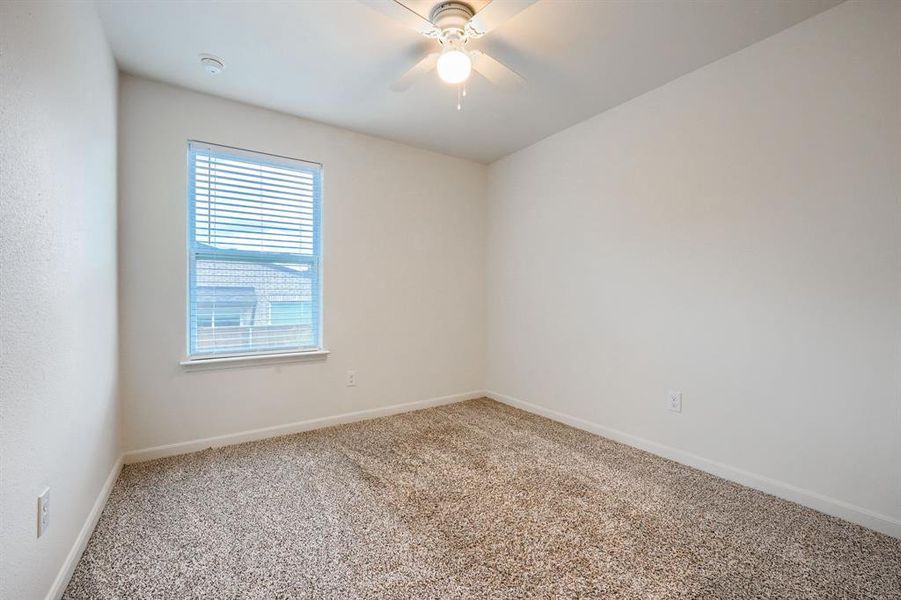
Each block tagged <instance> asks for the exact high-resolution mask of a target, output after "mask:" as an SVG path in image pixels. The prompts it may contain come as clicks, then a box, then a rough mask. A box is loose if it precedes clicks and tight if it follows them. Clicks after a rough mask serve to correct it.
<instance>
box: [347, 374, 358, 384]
mask: <svg viewBox="0 0 901 600" xmlns="http://www.w3.org/2000/svg"><path fill="white" fill-rule="evenodd" d="M355 385H357V372H356V371H348V372H347V387H353V386H355Z"/></svg>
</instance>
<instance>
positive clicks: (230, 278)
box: [188, 142, 322, 359]
mask: <svg viewBox="0 0 901 600" xmlns="http://www.w3.org/2000/svg"><path fill="white" fill-rule="evenodd" d="M321 190H322V175H321V170H320V166H319V165H318V164H315V163H308V162H304V161H300V160H293V159H289V158H282V157H279V156H272V155H269V154H260V153H256V152H249V151H246V150H237V149H234V148H227V147H223V146H216V145H213V144H206V143H200V142H190V143H189V145H188V205H189V215H188V221H189V227H188V231H189V232H188V238H189V239H188V247H189V250H188V255H189V259H188V260H189V265H188V268H189V298H188V355H189V356H190V358H192V359H203V358H212V357H219V356H240V355H246V354H269V353H282V352H293V351H301V350H316V349H319V348H320V346H321V344H320V338H321V330H320V327H321V325H320V323H321V318H320V315H321V299H320V240H319V238H320V234H319V231H320V208H321V206H320V205H321V199H322V193H321Z"/></svg>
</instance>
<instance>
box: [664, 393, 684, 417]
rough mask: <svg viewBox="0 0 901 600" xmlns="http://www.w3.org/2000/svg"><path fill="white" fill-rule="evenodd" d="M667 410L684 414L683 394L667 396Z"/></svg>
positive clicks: (669, 394)
mask: <svg viewBox="0 0 901 600" xmlns="http://www.w3.org/2000/svg"><path fill="white" fill-rule="evenodd" d="M666 408H667V409H669V410H671V411H672V412H677V413H680V412H682V392H669V393H668V394H667V396H666Z"/></svg>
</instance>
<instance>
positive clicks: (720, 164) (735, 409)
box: [487, 1, 901, 535]
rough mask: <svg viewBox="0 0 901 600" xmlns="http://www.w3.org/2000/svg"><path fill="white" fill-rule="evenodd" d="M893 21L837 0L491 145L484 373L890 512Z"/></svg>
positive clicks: (894, 273)
mask: <svg viewBox="0 0 901 600" xmlns="http://www.w3.org/2000/svg"><path fill="white" fill-rule="evenodd" d="M899 39H901V3H897V2H878V1H871V2H862V3H858V2H852V3H846V4H843V5H840V6H838V7H836V8H834V9H831V10H829V11H827V12H825V13H823V14H821V15H818V16H816V17H814V18H812V19H810V20H808V21H805V22H803V23H801V24H799V25H797V26H795V27H793V28H791V29H788V30H786V31H784V32H782V33H780V34H777V35H776V36H774V37H772V38H769V39H767V40H765V41H763V42H761V43H759V44H756V45H754V46H751V47H749V48H747V49H745V50H743V51H741V52H738V53H736V54H734V55H731V56H729V57H727V58H724V59H722V60H720V61H718V62H716V63H713V64H711V65H709V66H707V67H705V68H702V69H700V70H698V71H696V72H694V73H692V74H689V75H687V76H685V77H682V78H680V79H677V80H675V81H673V82H671V83H669V84H667V85H665V86H664V87H662V88H659V89H657V90H655V91H653V92H650V93H648V94H646V95H644V96H641V97H639V98H637V99H635V100H632V101H630V102H628V103H626V104H624V105H621V106H619V107H617V108H615V109H613V110H610V111H608V112H605V113H603V114H600V115H598V116H597V117H594V118H592V119H590V120H588V121H585V122H583V123H581V124H579V125H576V126H574V127H572V128H570V129H568V130H565V131H563V132H561V133H559V134H557V135H555V136H553V137H551V138H548V139H546V140H544V141H542V142H540V143H538V144H536V145H534V146H532V147H530V148H527V149H525V150H522V151H520V152H518V153H517V154H514V155H512V156H510V157H508V158H505V159H503V160H501V161H499V162H497V163H495V164H494V165H492V167H491V182H490V204H491V210H490V226H489V236H488V238H489V250H488V253H489V268H488V281H489V295H488V298H489V301H488V306H489V308H488V311H489V312H488V323H489V342H488V346H487V357H488V374H487V387H488V389H490V390H492V391H494V392H498V393H500V394H505V395H507V396H509V397H512V398H516V399H519V400H521V401H525V402H530V403H534V404H536V405H538V406H539V407H542V408H544V409H548V410H554V411H558V412H560V413H564V414H566V415H569V416H572V417H578V418H581V419H584V420H587V421H589V422H591V423H594V424H597V425H600V426H603V427H605V428H609V430H611V431H614V432H619V433H620V434H623V436H634V437H633V438H632V441H633V442H635V441H636V440H640V441H643V442H642V443H644V445H645V446H646V447H649V448H654V449H655V450H657V451H662V452H663V453H665V454H669V455H671V456H674V457H677V458H680V459H681V460H686V461H688V462H694V463H695V464H699V465H701V466H704V467H705V468H710V469H712V470H715V471H716V470H718V469H719V472H722V473H724V474H727V475H730V476H738V478H740V479H742V478H743V480H745V481H748V482H751V483H754V484H755V485H761V486H763V487H765V488H767V489H771V490H776V491H779V492H780V493H784V494H786V495H789V496H792V495H793V494H794V495H793V497H794V498H796V499H799V500H801V501H802V502H805V503H808V504H813V505H816V506H817V507H818V508H821V509H823V510H828V511H831V512H834V513H841V514H844V515H845V516H849V517H851V518H856V519H857V520H861V521H864V522H868V523H869V524H870V525H871V526H880V527H882V528H883V529H884V530H888V529H891V528H894V531H895V534H896V535H901V195H899V194H901V51H899V49H901V47H899ZM668 390H677V391H681V392H682V393H683V395H684V400H683V402H684V410H683V412H682V414H678V415H677V414H673V413H670V412H668V411H667V410H666V408H665V405H664V403H665V398H666V393H667V391H668ZM623 436H621V437H622V439H625V437H623ZM746 476H747V477H746ZM846 509H847V510H846ZM842 511H845V512H842ZM868 515H869V516H868ZM870 517H872V519H870ZM867 519H870V520H869V521H868V520H867Z"/></svg>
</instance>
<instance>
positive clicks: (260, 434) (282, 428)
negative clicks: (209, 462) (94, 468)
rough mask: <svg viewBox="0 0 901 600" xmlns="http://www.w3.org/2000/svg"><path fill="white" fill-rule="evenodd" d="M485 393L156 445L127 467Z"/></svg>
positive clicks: (130, 456)
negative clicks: (156, 459)
mask: <svg viewBox="0 0 901 600" xmlns="http://www.w3.org/2000/svg"><path fill="white" fill-rule="evenodd" d="M484 395H485V394H484V392H482V391H473V392H466V393H463V394H453V395H451V396H441V397H439V398H430V399H428V400H417V401H415V402H406V403H404V404H394V405H392V406H382V407H379V408H371V409H368V410H360V411H356V412H350V413H343V414H340V415H334V416H330V417H320V418H318V419H308V420H306V421H297V422H296V423H287V424H285V425H275V426H273V427H263V428H262V429H251V430H249V431H239V432H237V433H229V434H226V435H217V436H214V437H208V438H203V439H199V440H190V441H187V442H178V443H175V444H166V445H164V446H154V447H152V448H144V449H142V450H131V451H129V452H126V453H125V455H124V459H125V464H132V463H137V462H144V461H146V460H153V459H155V458H163V457H166V456H176V455H178V454H188V453H189V452H197V451H199V450H205V449H207V448H219V447H221V446H231V445H234V444H242V443H244V442H253V441H256V440H263V439H266V438H271V437H278V436H281V435H290V434H292V433H300V432H301V431H310V430H312V429H321V428H323V427H331V426H333V425H341V424H344V423H352V422H354V421H365V420H368V419H376V418H378V417H387V416H388V415H396V414H398V413H404V412H410V411H414V410H421V409H423V408H431V407H433V406H442V405H444V404H453V403H454V402H461V401H463V400H471V399H473V398H481V397H483V396H484Z"/></svg>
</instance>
